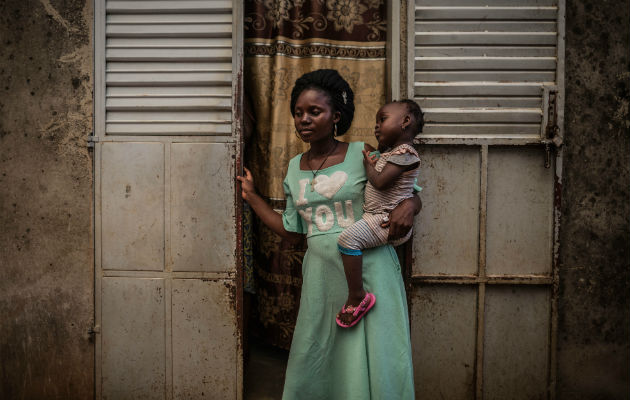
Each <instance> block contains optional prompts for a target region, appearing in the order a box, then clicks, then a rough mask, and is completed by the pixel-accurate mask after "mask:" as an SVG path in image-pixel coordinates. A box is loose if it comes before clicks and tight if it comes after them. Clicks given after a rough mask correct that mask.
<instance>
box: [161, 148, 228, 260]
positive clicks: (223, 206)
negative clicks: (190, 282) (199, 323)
mask: <svg viewBox="0 0 630 400" xmlns="http://www.w3.org/2000/svg"><path fill="white" fill-rule="evenodd" d="M233 155H234V145H232V144H227V143H174V144H173V145H172V147H171V170H170V173H171V182H172V187H173V189H172V192H171V193H172V194H171V196H172V197H171V246H172V248H171V259H172V268H173V271H213V272H221V271H234V266H235V252H236V242H235V241H234V237H233V236H231V235H226V232H230V231H232V230H233V229H234V216H235V214H234V213H235V210H234V189H235V176H234V170H235V168H234V160H233V159H232V156H233Z"/></svg>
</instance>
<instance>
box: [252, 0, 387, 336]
mask: <svg viewBox="0 0 630 400" xmlns="http://www.w3.org/2000/svg"><path fill="white" fill-rule="evenodd" d="M385 34H386V15H385V4H384V0H362V1H359V0H294V1H289V0H253V1H246V2H245V63H244V64H245V68H244V81H245V91H246V94H247V96H248V97H249V98H250V99H251V103H252V108H253V110H254V114H255V115H256V123H255V125H256V129H255V132H254V134H253V135H252V137H251V138H250V143H248V148H249V151H248V157H249V159H248V160H247V161H246V164H247V165H248V166H249V167H250V169H251V170H252V173H253V175H254V179H255V182H256V187H257V189H258V190H259V192H260V193H261V194H262V195H263V196H264V197H266V198H267V199H268V200H269V201H270V202H271V203H272V205H273V207H274V208H275V209H277V210H278V211H279V212H281V211H282V210H283V209H284V194H283V190H282V181H283V179H284V176H285V174H286V167H287V164H288V162H289V160H290V159H291V158H292V157H294V156H295V155H297V154H299V153H301V152H303V151H304V150H306V146H305V145H304V144H303V143H302V142H301V141H300V140H299V139H298V138H297V137H296V136H295V133H294V131H295V129H294V126H293V119H292V117H291V113H290V110H289V102H290V96H291V89H292V88H293V83H294V82H295V80H296V79H297V78H298V77H299V76H301V75H302V74H304V73H306V72H309V71H312V70H315V69H319V68H331V69H336V70H337V71H339V73H340V74H341V75H342V76H343V77H344V78H345V79H346V80H347V81H348V82H349V83H350V86H351V87H352V90H353V91H354V94H355V107H356V111H355V117H354V121H353V123H352V126H351V128H350V130H349V131H348V133H346V135H344V136H343V140H346V141H356V140H360V141H365V142H369V143H371V144H373V145H375V144H376V143H375V140H374V134H373V130H374V116H375V114H376V111H377V110H378V109H379V107H380V106H381V105H382V104H383V103H384V101H385V89H386V87H385V82H386V79H385V78H386V77H385V69H386V65H385ZM253 231H254V236H255V238H254V239H255V250H254V257H253V258H254V264H255V274H254V276H255V280H256V294H257V314H258V319H259V323H260V324H259V327H260V328H259V329H258V334H259V336H261V337H262V338H263V339H264V340H265V341H267V342H268V343H270V344H274V345H276V346H279V347H282V348H289V345H290V343H291V337H292V335H293V327H294V325H295V318H296V316H297V308H298V306H299V293H300V286H301V272H302V266H301V260H302V257H303V255H304V251H305V246H304V245H300V246H289V245H288V244H286V243H283V242H282V241H280V240H279V238H277V237H276V236H275V235H273V234H272V233H271V232H269V231H268V230H267V229H266V228H265V227H263V226H262V224H255V227H254V230H253Z"/></svg>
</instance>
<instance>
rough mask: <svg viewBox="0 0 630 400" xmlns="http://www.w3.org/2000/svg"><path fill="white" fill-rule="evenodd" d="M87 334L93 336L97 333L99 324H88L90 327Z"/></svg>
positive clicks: (99, 328) (99, 327) (99, 331)
mask: <svg viewBox="0 0 630 400" xmlns="http://www.w3.org/2000/svg"><path fill="white" fill-rule="evenodd" d="M87 333H88V335H90V336H93V335H95V334H97V333H101V326H100V325H94V326H90V328H89V329H88V331H87Z"/></svg>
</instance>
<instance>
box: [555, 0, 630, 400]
mask: <svg viewBox="0 0 630 400" xmlns="http://www.w3.org/2000/svg"><path fill="white" fill-rule="evenodd" d="M566 45H567V50H566V61H567V62H566V97H567V102H566V109H565V110H566V123H565V129H566V133H565V138H566V140H565V142H566V146H565V168H564V187H563V198H562V212H563V216H562V228H561V236H560V241H561V243H560V245H561V249H560V261H561V267H560V268H561V269H560V303H559V306H560V309H559V311H560V321H559V337H558V339H559V353H558V355H559V369H558V379H559V385H558V395H559V396H558V398H559V399H567V400H569V399H570V400H573V399H628V398H630V370H629V365H630V345H629V343H630V329H629V328H630V173H629V170H630V116H629V114H628V105H629V102H630V72H629V71H630V1H628V0H615V1H611V0H579V1H577V0H568V1H567V29H566Z"/></svg>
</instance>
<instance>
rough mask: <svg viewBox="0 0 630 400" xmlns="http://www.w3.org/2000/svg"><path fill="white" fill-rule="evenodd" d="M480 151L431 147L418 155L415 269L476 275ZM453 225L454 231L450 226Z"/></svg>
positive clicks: (416, 270)
mask: <svg viewBox="0 0 630 400" xmlns="http://www.w3.org/2000/svg"><path fill="white" fill-rule="evenodd" d="M479 168H480V158H479V151H478V150H477V149H475V148H471V147H460V148H449V147H447V146H434V147H430V148H427V149H426V150H425V151H424V152H423V154H422V167H421V169H422V172H421V174H420V177H419V178H418V182H419V184H420V186H422V187H423V190H422V192H421V197H422V212H421V213H420V215H419V216H418V218H417V219H416V226H420V227H421V228H420V229H417V230H416V232H415V234H414V239H413V247H414V261H413V273H414V274H424V275H437V274H455V275H466V274H474V273H475V272H476V271H477V258H478V257H477V252H478V248H479V243H478V240H479V229H478V219H479V176H480V175H479ZM454 226H457V229H453V227H454Z"/></svg>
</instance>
